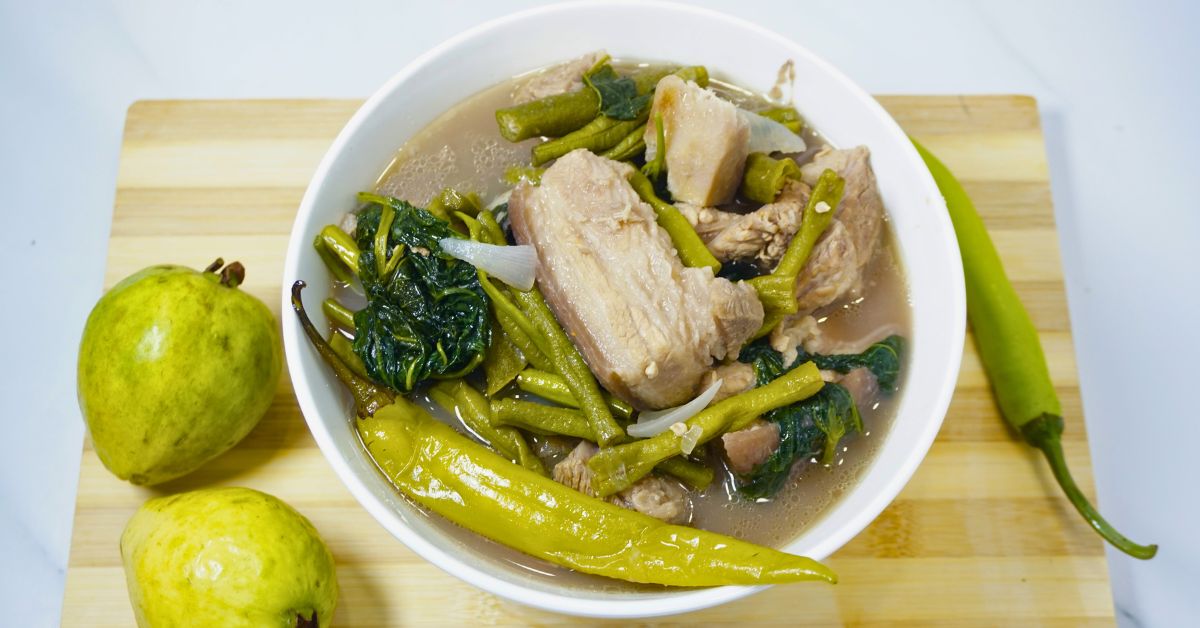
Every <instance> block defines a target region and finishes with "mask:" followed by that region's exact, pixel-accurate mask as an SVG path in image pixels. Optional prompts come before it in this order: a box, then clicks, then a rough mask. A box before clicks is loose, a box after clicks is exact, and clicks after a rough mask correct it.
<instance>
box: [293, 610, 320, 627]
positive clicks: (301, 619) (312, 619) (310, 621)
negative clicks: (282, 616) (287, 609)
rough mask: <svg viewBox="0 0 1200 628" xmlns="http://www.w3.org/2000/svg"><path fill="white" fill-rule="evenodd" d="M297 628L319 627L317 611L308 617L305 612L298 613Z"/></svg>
mask: <svg viewBox="0 0 1200 628" xmlns="http://www.w3.org/2000/svg"><path fill="white" fill-rule="evenodd" d="M296 628H318V624H317V611H315V610H314V611H313V612H312V615H311V616H309V617H307V618H306V617H305V616H304V613H296Z"/></svg>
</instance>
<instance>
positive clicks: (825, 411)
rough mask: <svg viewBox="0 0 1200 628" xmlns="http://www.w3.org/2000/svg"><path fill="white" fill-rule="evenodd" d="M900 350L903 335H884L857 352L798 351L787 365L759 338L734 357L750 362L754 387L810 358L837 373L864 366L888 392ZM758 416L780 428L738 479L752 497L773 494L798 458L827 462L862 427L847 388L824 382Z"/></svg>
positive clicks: (742, 490)
mask: <svg viewBox="0 0 1200 628" xmlns="http://www.w3.org/2000/svg"><path fill="white" fill-rule="evenodd" d="M903 348H904V339H903V338H901V337H900V336H889V337H888V338H886V339H885V340H882V341H880V342H877V343H875V344H872V345H871V346H870V347H868V348H867V349H866V350H865V351H863V352H862V353H857V354H842V355H821V354H816V353H808V354H806V353H804V352H803V351H801V352H800V354H799V355H798V356H797V357H796V359H795V360H793V361H792V364H791V365H790V366H786V365H784V363H783V356H782V355H781V354H780V353H779V352H778V351H775V350H774V349H772V348H771V347H770V345H768V344H767V343H766V342H765V341H762V340H760V341H758V342H755V343H753V344H751V345H750V346H748V347H746V348H744V349H742V351H741V353H740V355H738V360H739V361H741V362H745V363H748V364H751V365H753V366H754V380H755V384H756V385H757V386H763V385H765V384H767V383H769V382H771V381H772V380H774V379H775V378H777V377H779V376H780V375H782V374H783V373H785V372H786V371H787V369H790V368H795V367H796V366H797V365H799V364H801V363H804V362H808V361H811V362H812V363H813V364H815V365H816V366H817V368H819V369H821V370H834V371H839V372H842V373H846V372H848V371H850V370H853V369H856V368H860V367H865V368H867V369H869V370H870V371H871V373H872V374H873V375H874V376H875V378H876V380H877V381H878V382H879V388H880V390H882V391H885V392H892V391H894V390H895V389H896V380H897V379H898V377H899V374H900V363H901V353H902V351H903ZM763 418H764V419H766V420H768V421H770V422H772V423H775V424H776V425H778V426H779V448H778V449H776V450H775V452H774V453H773V454H771V456H770V457H769V458H768V459H767V460H766V461H764V462H763V463H762V464H760V465H758V466H757V467H755V468H754V470H753V471H752V472H751V473H750V474H749V475H747V476H746V477H744V478H741V480H742V482H743V483H742V484H741V485H740V486H739V487H738V492H739V493H741V494H742V495H743V496H745V497H748V498H751V499H760V498H764V497H771V496H772V495H774V494H775V493H777V492H778V491H779V489H781V488H783V486H784V485H785V484H786V483H787V480H788V478H789V477H790V472H791V469H792V466H793V465H795V463H797V462H798V461H801V460H805V459H810V458H811V459H814V460H816V461H817V462H820V463H821V464H824V465H829V464H832V463H833V462H834V456H835V455H836V453H837V446H838V444H839V442H840V441H841V439H842V437H844V436H845V435H847V434H850V433H854V432H859V433H861V432H862V430H863V426H862V417H861V415H860V414H859V411H858V407H857V406H856V405H855V403H854V398H853V397H852V396H851V395H850V391H848V390H846V389H845V388H844V387H842V386H840V385H838V384H833V383H826V384H825V387H824V388H822V389H821V391H820V392H818V393H817V394H815V395H813V396H812V397H809V398H808V399H805V400H803V401H799V402H797V403H794V404H792V405H789V406H785V407H782V408H778V409H775V410H772V411H771V412H768V413H767V414H765V415H763Z"/></svg>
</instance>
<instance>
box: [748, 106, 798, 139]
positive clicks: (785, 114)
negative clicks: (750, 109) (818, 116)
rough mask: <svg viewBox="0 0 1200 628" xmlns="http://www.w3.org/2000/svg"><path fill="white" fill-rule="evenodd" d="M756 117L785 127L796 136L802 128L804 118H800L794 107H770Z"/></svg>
mask: <svg viewBox="0 0 1200 628" xmlns="http://www.w3.org/2000/svg"><path fill="white" fill-rule="evenodd" d="M758 115H760V116H762V117H764V118H770V119H772V120H774V121H776V122H778V123H780V124H782V125H783V126H786V127H787V128H788V129H790V130H791V131H792V133H795V134H796V135H799V134H800V130H801V129H803V128H804V118H802V117H800V112H799V111H796V108H795V107H772V108H770V109H764V110H762V111H760V112H758Z"/></svg>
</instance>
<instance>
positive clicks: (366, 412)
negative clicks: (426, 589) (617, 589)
mask: <svg viewBox="0 0 1200 628" xmlns="http://www.w3.org/2000/svg"><path fill="white" fill-rule="evenodd" d="M303 288H304V282H302V281H297V282H296V283H295V284H293V285H292V308H293V309H294V310H295V311H296V315H297V316H298V317H299V318H300V324H301V326H302V327H303V328H304V330H305V333H306V334H307V335H308V338H309V340H310V341H311V342H312V343H313V345H314V346H315V347H316V349H317V352H318V353H319V354H320V355H321V357H322V359H324V360H325V362H326V363H327V364H329V366H330V367H331V368H332V369H333V372H334V374H335V375H337V378H338V379H339V380H341V381H342V383H344V384H346V385H347V386H348V387H349V388H350V390H351V392H352V393H354V400H355V406H356V410H357V412H358V416H359V418H360V420H359V421H356V422H355V423H356V425H355V427H356V428H357V430H358V433H359V437H360V438H361V439H362V442H363V444H364V445H365V446H366V447H367V450H368V451H369V452H370V453H371V457H372V459H373V460H374V461H375V464H376V465H377V466H378V467H379V469H380V471H381V472H382V473H383V474H384V476H385V477H387V478H388V480H389V481H391V483H392V485H393V486H395V487H396V488H397V489H399V490H400V491H401V492H402V493H404V494H405V495H406V496H407V497H408V498H409V499H411V500H413V501H415V502H417V503H419V504H421V505H422V506H425V507H427V508H429V509H430V510H432V511H433V512H435V513H437V514H439V515H441V516H443V517H446V518H447V519H449V520H450V521H453V522H455V523H457V524H459V525H461V526H463V527H464V528H466V529H468V530H471V531H473V532H475V533H477V534H480V535H481V536H484V537H487V538H489V539H492V540H493V541H496V542H498V543H501V544H503V545H506V546H508V547H511V548H513V549H516V550H518V551H521V552H525V553H526V554H529V555H530V556H534V557H536V558H542V559H544V560H548V561H550V562H553V563H555V564H558V565H561V566H564V567H568V568H570V569H574V570H576V571H581V572H584V573H591V574H596V575H600V576H607V577H611V578H619V579H623V580H628V581H631V582H644V583H653V584H663V585H669V586H690V587H695V586H719V585H726V584H744V585H758V584H783V583H787V582H799V581H804V580H825V581H826V582H830V583H836V582H837V576H836V575H834V573H833V572H832V571H830V570H829V568H827V567H825V566H824V565H822V564H821V563H818V562H816V561H814V560H812V559H810V558H805V557H802V556H794V555H791V554H785V553H783V552H780V551H777V550H773V549H771V548H768V547H762V546H760V545H755V544H753V543H747V542H745V541H741V540H738V539H735V538H733V537H729V536H725V535H722V534H717V533H715V532H708V531H705V530H698V529H695V528H689V527H686V526H677V525H670V524H667V523H664V522H662V521H659V520H658V519H654V518H653V517H648V516H646V515H643V514H641V513H638V512H634V511H631V510H626V509H624V508H621V507H619V506H615V505H613V504H609V503H606V502H603V501H600V500H597V499H594V498H592V497H588V496H587V495H584V494H583V493H580V492H579V491H576V490H574V489H572V488H569V487H567V486H564V485H562V484H559V483H558V482H555V481H553V480H551V479H549V478H547V477H545V476H543V475H540V474H538V473H536V472H534V471H530V470H529V469H526V468H524V467H521V466H517V465H514V464H512V463H511V462H509V461H508V460H505V459H504V458H502V457H501V456H499V455H497V454H496V453H494V452H492V451H490V450H488V449H487V448H485V447H483V446H482V445H479V444H478V443H475V442H474V441H472V440H471V439H469V438H467V437H465V436H463V435H462V434H459V433H458V432H456V431H454V428H452V427H450V426H449V425H446V424H445V423H442V422H440V421H438V420H436V419H434V418H433V417H432V416H430V415H429V413H428V412H426V411H425V410H424V409H422V408H421V407H420V406H418V405H416V404H414V403H412V402H410V401H408V400H406V399H404V398H402V397H401V398H394V397H393V396H392V395H391V394H390V393H388V392H387V391H386V390H382V389H380V388H379V387H377V386H375V385H374V384H372V383H371V382H369V381H367V380H365V379H364V378H362V377H359V376H358V375H356V374H355V373H354V372H353V371H352V370H350V368H349V367H347V366H346V365H345V364H344V363H343V362H342V361H341V360H340V359H339V358H338V356H337V354H336V353H334V351H333V349H331V348H330V347H329V344H328V343H326V342H325V340H324V339H323V338H321V336H320V334H318V333H317V330H316V328H315V327H313V324H312V322H311V321H310V320H309V319H308V316H307V315H306V314H305V313H304V306H303V304H302V303H301V299H300V291H301V290H302V289H303Z"/></svg>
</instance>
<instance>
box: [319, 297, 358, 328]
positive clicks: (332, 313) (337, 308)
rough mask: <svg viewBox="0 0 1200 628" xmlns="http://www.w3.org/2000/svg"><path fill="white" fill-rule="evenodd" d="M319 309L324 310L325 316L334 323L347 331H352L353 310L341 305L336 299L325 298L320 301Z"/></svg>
mask: <svg viewBox="0 0 1200 628" xmlns="http://www.w3.org/2000/svg"><path fill="white" fill-rule="evenodd" d="M321 311H323V312H325V318H327V319H329V321H330V322H331V323H333V324H334V325H337V326H338V327H341V328H342V329H345V330H346V331H349V332H353V331H354V310H351V309H350V308H348V307H346V306H345V305H342V304H341V302H339V301H338V300H337V299H332V298H330V299H325V301H324V302H322V303H321Z"/></svg>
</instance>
